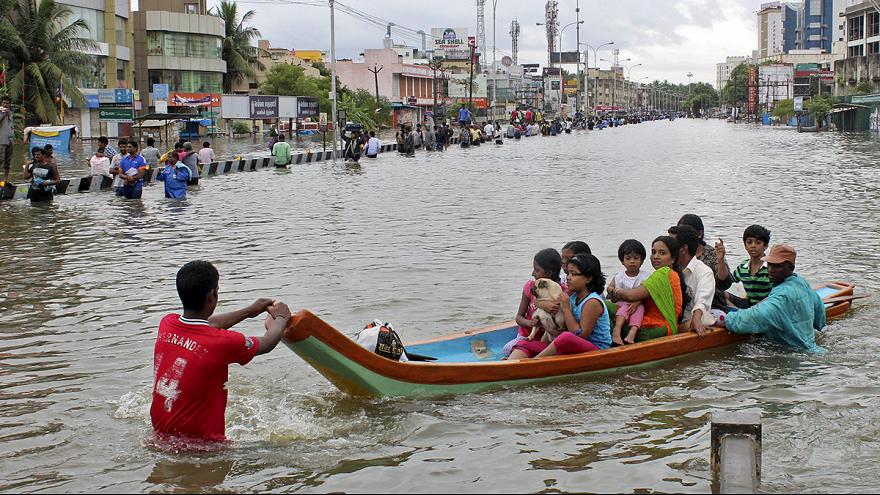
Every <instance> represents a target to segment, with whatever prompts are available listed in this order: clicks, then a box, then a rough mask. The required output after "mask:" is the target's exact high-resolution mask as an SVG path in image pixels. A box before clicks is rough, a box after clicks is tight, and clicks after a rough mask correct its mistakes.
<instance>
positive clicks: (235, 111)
mask: <svg viewBox="0 0 880 495" xmlns="http://www.w3.org/2000/svg"><path fill="white" fill-rule="evenodd" d="M298 98H299V97H296V96H274V95H273V96H256V95H255V96H251V95H223V96H221V97H220V99H221V101H222V105H221V110H220V112H221V117H220V118H223V119H247V120H262V119H296V118H299V115H298V113H299V104H298V102H297V100H298ZM303 98H306V97H303ZM252 110H254V111H256V113H253V111H252ZM273 112H274V115H271V114H272V113H273ZM267 115H270V116H267ZM316 116H317V115H316Z"/></svg>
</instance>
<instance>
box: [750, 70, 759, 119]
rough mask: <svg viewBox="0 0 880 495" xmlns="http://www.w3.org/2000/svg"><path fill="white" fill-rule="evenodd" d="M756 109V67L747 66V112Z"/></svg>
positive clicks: (752, 111) (753, 111)
mask: <svg viewBox="0 0 880 495" xmlns="http://www.w3.org/2000/svg"><path fill="white" fill-rule="evenodd" d="M757 109H758V68H757V67H756V66H754V65H750V66H749V113H752V114H753V113H755V111H756V110H757Z"/></svg>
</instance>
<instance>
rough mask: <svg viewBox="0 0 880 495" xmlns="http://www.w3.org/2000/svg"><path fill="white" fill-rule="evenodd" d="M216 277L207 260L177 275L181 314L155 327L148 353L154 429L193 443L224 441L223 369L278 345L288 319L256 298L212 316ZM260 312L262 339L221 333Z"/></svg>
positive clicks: (278, 305) (284, 311)
mask: <svg viewBox="0 0 880 495" xmlns="http://www.w3.org/2000/svg"><path fill="white" fill-rule="evenodd" d="M219 283H220V274H219V273H218V272H217V269H216V268H214V266H213V265H212V264H210V263H208V262H207V261H190V262H189V263H187V264H185V265H183V268H181V269H180V271H179V272H177V294H178V295H179V296H180V301H181V302H182V303H183V316H181V315H178V314H169V315H168V316H166V317H165V318H163V319H162V322H161V323H160V324H159V334H158V336H157V338H156V347H155V350H154V353H153V404H152V406H151V407H150V418H151V419H152V422H153V430H154V431H155V432H156V433H159V434H162V435H169V436H173V437H182V438H185V439H192V440H208V441H223V440H225V439H226V422H225V418H226V397H227V391H226V381H227V380H228V378H229V369H228V366H229V365H230V364H232V363H238V364H240V365H242V366H244V365H246V364H247V363H249V362H250V361H251V360H252V359H253V358H254V357H255V356H257V355H259V354H266V353H268V352H270V351H271V350H272V349H275V346H277V345H278V342H280V341H281V336H282V335H283V334H284V330H285V328H286V327H287V323H288V322H289V321H290V318H291V314H290V309H289V308H288V307H287V305H286V304H284V303H282V302H278V301H273V300H272V299H266V298H262V299H257V300H256V301H255V302H254V303H253V304H251V305H250V306H248V307H246V308H243V309H240V310H238V311H232V312H229V313H224V314H219V315H215V314H214V309H216V307H217V301H218V298H219V294H218V291H219ZM263 313H269V314H270V315H271V316H272V318H273V319H272V323H271V324H269V325H267V326H266V333H265V335H263V336H262V337H259V338H258V337H246V336H245V335H243V334H241V333H238V332H233V331H230V330H224V329H226V328H231V327H234V326H235V325H237V324H239V323H241V322H242V321H244V320H245V319H247V318H254V317H257V316H259V315H261V314H263Z"/></svg>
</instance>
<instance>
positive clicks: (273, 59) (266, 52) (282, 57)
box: [232, 40, 321, 94]
mask: <svg viewBox="0 0 880 495" xmlns="http://www.w3.org/2000/svg"><path fill="white" fill-rule="evenodd" d="M257 46H259V48H260V62H262V63H263V66H264V67H265V70H256V71H255V72H256V77H254V78H253V79H251V80H247V81H240V82H238V83H236V84H235V85H234V86H233V88H232V92H233V93H238V94H245V93H250V94H257V93H258V92H259V89H260V85H261V84H263V83H264V82H265V81H266V74H268V73H269V71H270V70H271V69H272V67H275V66H276V65H281V64H286V65H296V66H299V67H302V68H303V71H304V72H305V75H307V76H309V77H320V76H321V73H320V71H318V69H316V68H314V67H312V64H311V63H309V62H306V61H305V60H303V59H301V58H299V57H297V56H296V55H294V54H293V51H292V50H288V49H287V48H275V47H273V46H272V45H271V44H270V43H269V40H259V41H258V42H257Z"/></svg>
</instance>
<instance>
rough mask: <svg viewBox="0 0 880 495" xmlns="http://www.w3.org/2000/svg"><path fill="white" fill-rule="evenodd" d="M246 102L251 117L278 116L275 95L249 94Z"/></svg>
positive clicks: (274, 117)
mask: <svg viewBox="0 0 880 495" xmlns="http://www.w3.org/2000/svg"><path fill="white" fill-rule="evenodd" d="M248 103H249V108H250V117H251V119H253V120H261V119H277V118H278V97H277V96H250V97H248Z"/></svg>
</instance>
